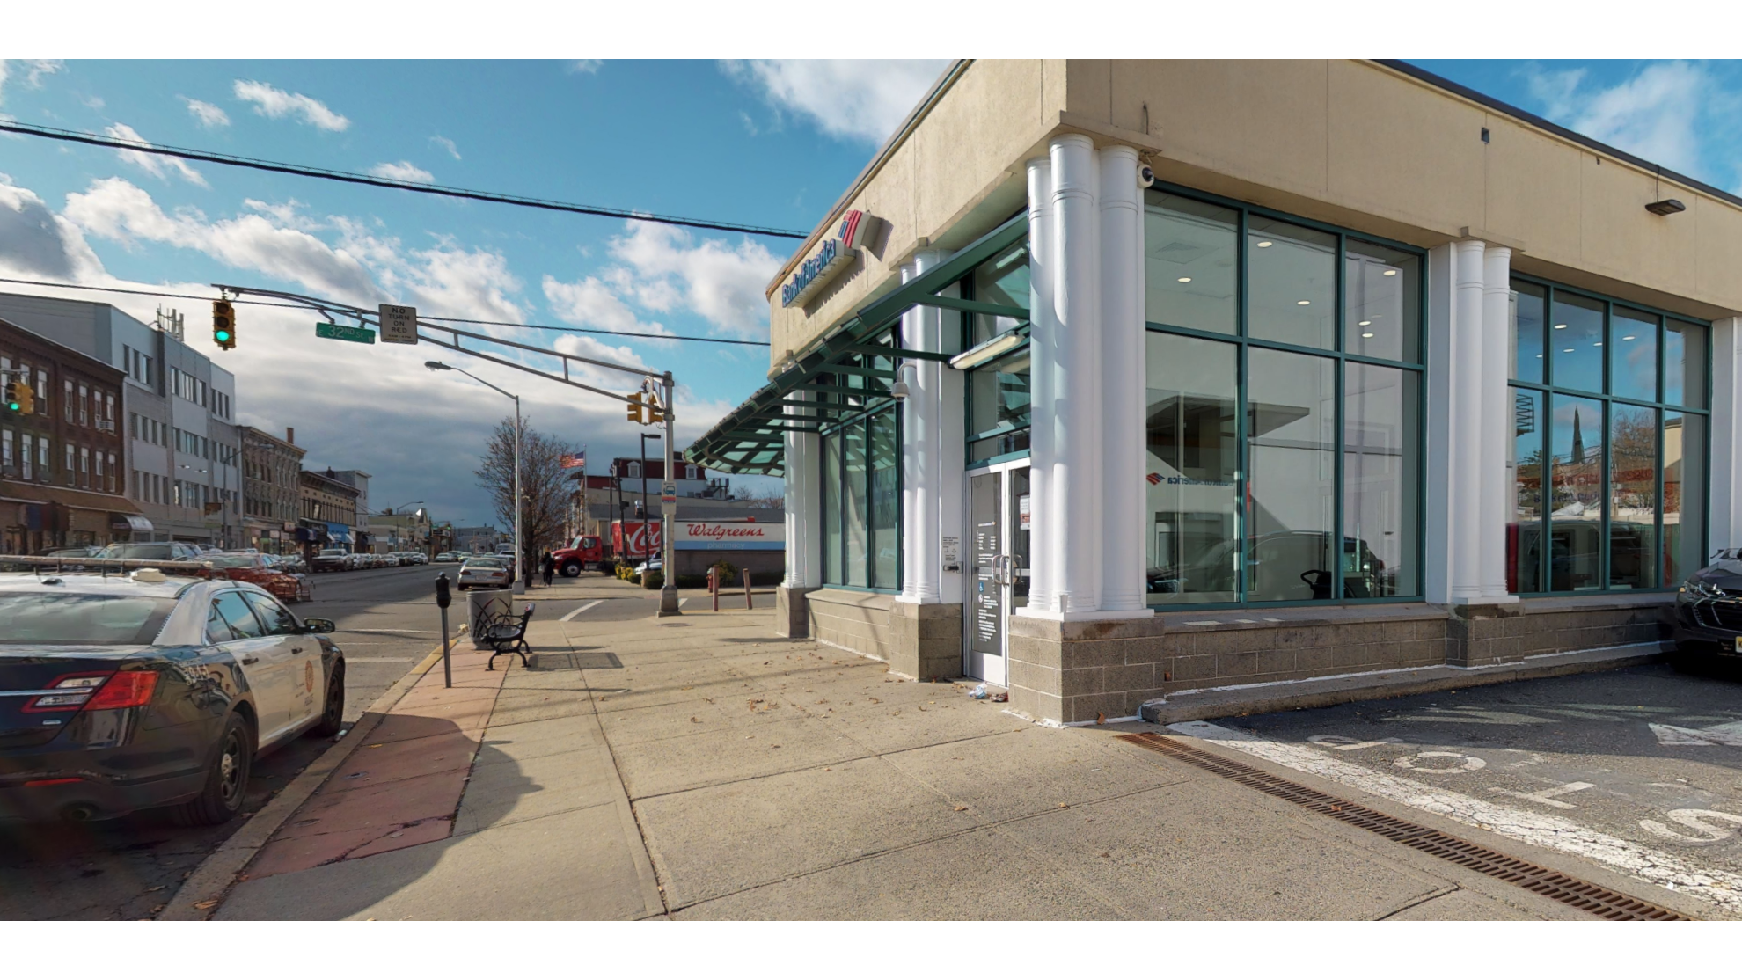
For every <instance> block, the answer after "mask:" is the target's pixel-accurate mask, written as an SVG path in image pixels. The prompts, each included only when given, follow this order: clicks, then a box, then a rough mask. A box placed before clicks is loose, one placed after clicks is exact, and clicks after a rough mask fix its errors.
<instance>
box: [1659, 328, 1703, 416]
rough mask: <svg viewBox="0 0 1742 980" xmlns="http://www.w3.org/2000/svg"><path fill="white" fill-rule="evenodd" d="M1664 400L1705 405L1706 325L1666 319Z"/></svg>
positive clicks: (1677, 403)
mask: <svg viewBox="0 0 1742 980" xmlns="http://www.w3.org/2000/svg"><path fill="white" fill-rule="evenodd" d="M1663 400H1664V401H1665V402H1667V403H1669V404H1671V405H1686V406H1687V407H1689V408H1705V407H1706V328H1705V327H1702V326H1700V325H1699V324H1697V323H1688V322H1686V321H1685V320H1676V319H1673V318H1671V319H1668V320H1667V322H1665V323H1664V334H1663Z"/></svg>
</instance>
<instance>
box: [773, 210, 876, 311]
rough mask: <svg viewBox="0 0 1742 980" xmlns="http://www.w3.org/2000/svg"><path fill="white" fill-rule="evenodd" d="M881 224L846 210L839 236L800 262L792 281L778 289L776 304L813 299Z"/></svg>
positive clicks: (857, 255)
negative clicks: (778, 300)
mask: <svg viewBox="0 0 1742 980" xmlns="http://www.w3.org/2000/svg"><path fill="white" fill-rule="evenodd" d="M881 224H882V223H881V221H880V219H878V218H874V217H872V216H870V215H868V214H866V213H865V212H863V211H848V212H847V213H846V215H845V216H844V217H843V218H842V220H841V228H840V233H839V234H838V235H837V236H836V237H834V238H831V239H829V240H827V241H825V242H823V244H822V247H821V248H819V249H817V254H815V255H813V256H811V257H810V258H808V259H805V260H804V261H803V262H802V263H800V264H799V267H798V270H797V271H795V272H794V273H793V274H792V278H791V279H788V280H787V281H786V284H785V285H783V286H781V287H780V305H781V306H792V305H794V304H802V303H804V302H806V301H807V300H809V299H810V298H811V297H812V296H815V295H816V294H817V293H818V292H819V291H821V290H822V288H823V287H824V286H827V285H828V284H829V283H830V282H831V281H833V280H834V278H835V277H836V276H837V275H840V273H841V270H842V269H845V268H846V267H847V266H848V265H850V264H852V262H853V260H854V259H855V258H858V257H859V249H860V248H861V247H862V246H863V245H865V244H866V243H867V242H869V241H870V240H871V238H872V236H873V235H875V234H876V232H877V229H878V228H879V227H881Z"/></svg>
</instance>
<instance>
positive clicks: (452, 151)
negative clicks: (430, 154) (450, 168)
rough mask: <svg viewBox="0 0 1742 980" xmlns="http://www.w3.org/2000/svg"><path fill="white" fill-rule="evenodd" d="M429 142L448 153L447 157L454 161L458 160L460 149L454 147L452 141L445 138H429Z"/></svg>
mask: <svg viewBox="0 0 1742 980" xmlns="http://www.w3.org/2000/svg"><path fill="white" fill-rule="evenodd" d="M429 141H430V142H431V143H434V144H435V145H437V146H439V147H441V148H442V149H444V150H446V151H448V156H451V157H453V158H454V159H455V160H458V159H459V158H460V148H459V147H457V146H455V145H454V141H453V140H451V139H448V138H447V137H446V136H431V137H430V138H429Z"/></svg>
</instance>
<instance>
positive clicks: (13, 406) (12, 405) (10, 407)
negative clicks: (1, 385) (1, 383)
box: [6, 401, 18, 412]
mask: <svg viewBox="0 0 1742 980" xmlns="http://www.w3.org/2000/svg"><path fill="white" fill-rule="evenodd" d="M6 410H7V411H8V412H16V411H18V403H17V402H15V401H9V402H7V403H6Z"/></svg>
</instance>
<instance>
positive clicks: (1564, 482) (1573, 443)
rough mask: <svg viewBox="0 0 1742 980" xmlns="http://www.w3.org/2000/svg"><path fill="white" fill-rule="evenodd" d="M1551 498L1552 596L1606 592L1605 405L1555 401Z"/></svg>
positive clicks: (1569, 398) (1561, 397) (1579, 400)
mask: <svg viewBox="0 0 1742 980" xmlns="http://www.w3.org/2000/svg"><path fill="white" fill-rule="evenodd" d="M1553 405H1554V416H1553V418H1554V427H1553V429H1551V447H1550V473H1549V480H1550V491H1549V492H1550V494H1551V496H1550V498H1549V506H1550V508H1551V509H1550V512H1549V571H1548V575H1549V590H1550V591H1553V592H1581V591H1585V590H1588V589H1601V588H1602V587H1603V573H1602V567H1603V510H1604V503H1605V501H1604V499H1603V456H1604V447H1603V443H1604V439H1603V435H1604V431H1603V403H1602V402H1601V401H1598V400H1597V399H1594V398H1575V397H1573V396H1571V395H1555V396H1554V401H1553Z"/></svg>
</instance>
